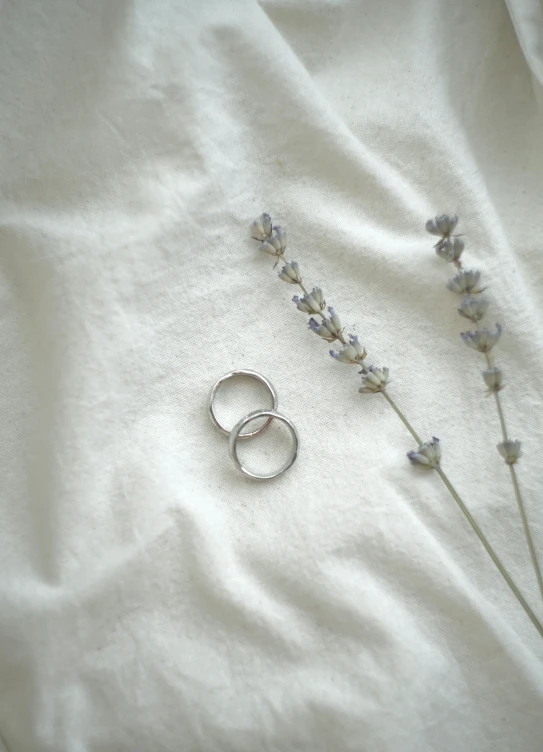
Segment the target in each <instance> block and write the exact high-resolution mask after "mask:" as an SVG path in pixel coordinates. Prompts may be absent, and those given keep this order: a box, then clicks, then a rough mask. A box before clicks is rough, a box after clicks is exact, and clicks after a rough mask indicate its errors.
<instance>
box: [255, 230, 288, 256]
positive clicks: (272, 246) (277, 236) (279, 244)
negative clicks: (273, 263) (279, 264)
mask: <svg viewBox="0 0 543 752" xmlns="http://www.w3.org/2000/svg"><path fill="white" fill-rule="evenodd" d="M259 248H260V250H261V251H264V253H269V254H270V256H277V258H279V257H281V256H282V255H283V254H284V252H285V250H286V248H287V233H286V230H283V229H281V227H274V228H273V235H270V236H269V237H268V238H267V239H266V240H265V241H264V242H263V243H261V244H260V245H259Z"/></svg>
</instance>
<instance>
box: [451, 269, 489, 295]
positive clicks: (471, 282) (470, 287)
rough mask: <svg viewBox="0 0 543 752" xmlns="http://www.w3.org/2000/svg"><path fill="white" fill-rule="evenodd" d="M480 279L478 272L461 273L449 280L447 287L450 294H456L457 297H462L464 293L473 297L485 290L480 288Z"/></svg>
mask: <svg viewBox="0 0 543 752" xmlns="http://www.w3.org/2000/svg"><path fill="white" fill-rule="evenodd" d="M480 279H481V272H480V271H477V270H475V271H461V272H458V274H457V275H456V276H455V277H453V278H452V279H451V280H449V282H448V283H447V287H448V289H449V290H451V291H452V292H456V293H458V295H464V293H468V294H471V295H475V294H476V293H478V292H483V290H484V289H485V288H484V287H481V285H480Z"/></svg>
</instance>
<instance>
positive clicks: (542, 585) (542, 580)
mask: <svg viewBox="0 0 543 752" xmlns="http://www.w3.org/2000/svg"><path fill="white" fill-rule="evenodd" d="M486 360H487V363H488V367H489V368H490V367H491V365H492V363H491V360H490V358H489V357H488V354H487V356H486ZM493 394H494V401H495V402H496V409H497V411H498V417H499V419H500V427H501V430H502V436H503V440H504V441H509V437H508V435H507V425H506V423H505V415H504V413H503V408H502V403H501V399H500V393H499V392H497V391H495V392H494V393H493ZM509 471H510V473H511V482H512V484H513V490H514V492H515V499H516V501H517V506H518V511H519V514H520V519H521V521H522V527H523V529H524V537H525V538H526V543H527V544H528V550H529V552H530V558H531V560H532V566H533V568H534V572H535V577H536V580H537V586H538V587H539V593H540V595H541V598H542V600H543V577H542V576H541V568H540V566H539V561H538V559H537V553H536V550H535V546H534V540H533V538H532V531H531V530H530V523H529V522H528V516H527V514H526V508H525V506H524V500H523V498H522V494H521V492H520V486H519V484H518V478H517V474H516V472H515V466H514V465H509Z"/></svg>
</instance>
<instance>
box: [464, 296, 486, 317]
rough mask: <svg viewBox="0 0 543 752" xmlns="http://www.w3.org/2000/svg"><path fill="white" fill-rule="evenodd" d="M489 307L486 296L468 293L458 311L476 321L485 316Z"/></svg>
mask: <svg viewBox="0 0 543 752" xmlns="http://www.w3.org/2000/svg"><path fill="white" fill-rule="evenodd" d="M487 308H488V300H487V299H486V298H483V297H482V296H477V297H473V296H471V295H466V296H464V297H463V298H462V304H461V306H460V308H459V309H458V313H459V314H460V315H461V316H463V317H464V318H465V319H470V321H473V322H474V323H476V322H477V321H480V320H481V319H482V318H483V316H484V315H485V313H486V309H487Z"/></svg>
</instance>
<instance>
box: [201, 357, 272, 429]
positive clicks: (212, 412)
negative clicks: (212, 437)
mask: <svg viewBox="0 0 543 752" xmlns="http://www.w3.org/2000/svg"><path fill="white" fill-rule="evenodd" d="M236 376H248V377H249V378H251V379H256V380H257V381H260V383H261V384H264V386H265V387H266V389H267V390H268V392H269V393H270V396H271V398H272V410H277V406H278V404H279V399H278V397H277V392H276V391H275V387H274V386H273V384H272V383H271V381H268V379H267V378H266V377H265V376H262V375H261V374H260V373H257V372H256V371H248V370H245V369H238V370H236V371H230V372H229V373H225V375H224V376H221V378H220V379H219V380H218V381H217V382H216V383H215V384H214V386H213V388H212V389H211V391H210V393H209V397H208V400H207V410H208V413H209V417H210V418H211V422H212V423H213V425H214V426H215V427H216V428H218V429H219V431H220V432H221V433H223V434H224V435H225V436H230V431H229V430H228V429H227V428H225V427H224V426H223V425H222V424H221V423H219V421H218V419H217V416H216V415H215V410H214V403H215V395H216V394H217V390H218V389H219V387H220V386H221V384H224V382H225V381H228V379H233V378H235V377H236ZM272 420H273V418H272V417H269V418H268V420H267V421H266V422H265V423H264V425H263V426H260V428H257V429H256V430H254V431H251V433H242V434H239V431H238V438H239V439H250V438H252V437H253V436H258V434H259V433H262V431H265V430H266V428H267V427H268V426H269V425H270V423H271V422H272ZM242 428H243V426H242ZM240 430H241V428H240Z"/></svg>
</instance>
